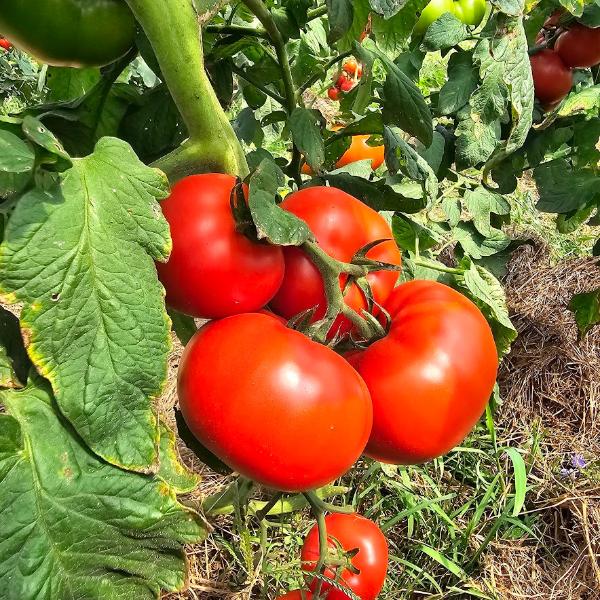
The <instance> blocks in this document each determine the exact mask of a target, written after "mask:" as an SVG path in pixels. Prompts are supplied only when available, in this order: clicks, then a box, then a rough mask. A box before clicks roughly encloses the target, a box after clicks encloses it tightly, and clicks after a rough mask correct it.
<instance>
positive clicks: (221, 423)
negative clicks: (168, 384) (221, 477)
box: [178, 313, 372, 492]
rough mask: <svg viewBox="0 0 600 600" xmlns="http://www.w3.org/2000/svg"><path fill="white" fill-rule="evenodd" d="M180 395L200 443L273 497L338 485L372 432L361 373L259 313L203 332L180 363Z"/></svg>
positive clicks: (212, 324) (224, 321) (216, 324)
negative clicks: (272, 491) (275, 492)
mask: <svg viewBox="0 0 600 600" xmlns="http://www.w3.org/2000/svg"><path fill="white" fill-rule="evenodd" d="M178 392H179V403H180V406H181V412H182V414H183V417H184V418H185V421H186V423H187V424H188V427H189V428H190V431H191V432H192V433H193V434H194V435H195V436H196V437H197V438H198V440H199V441H200V443H201V444H203V445H204V446H206V448H208V449H209V450H210V451H211V452H212V453H213V454H215V455H216V456H218V457H219V458H220V459H221V460H222V461H223V462H224V463H225V464H227V465H228V466H229V467H231V468H232V469H233V470H234V471H237V472H238V473H241V474H242V475H244V476H245V477H248V478H250V479H252V480H254V481H257V482H259V483H261V484H263V485H266V486H268V487H272V488H275V489H277V490H282V491H287V492H301V491H306V490H310V489H313V488H317V487H320V486H322V485H325V484H327V483H330V482H332V481H333V480H335V479H337V478H338V477H340V476H341V475H343V474H344V473H345V472H346V471H347V470H348V469H349V468H350V467H351V466H352V464H353V463H354V462H355V461H356V459H357V458H358V457H359V456H360V455H361V453H362V451H363V449H364V447H365V445H366V443H367V440H368V438H369V433H370V431H371V423H372V406H371V400H370V398H369V392H368V390H367V387H366V386H365V384H364V382H363V380H362V379H361V378H360V376H359V375H358V373H356V371H355V370H354V369H353V368H352V367H351V366H350V365H349V364H348V363H347V362H346V361H345V360H344V359H343V358H342V357H341V356H339V355H338V354H336V353H335V352H334V351H333V350H331V349H330V348H328V347H326V346H323V345H321V344H317V343H316V342H313V341H312V340H310V339H309V338H307V337H306V336H304V335H303V334H301V333H300V332H298V331H294V330H293V329H288V328H286V327H285V326H284V325H282V324H281V323H280V322H279V321H278V320H277V319H274V318H273V317H270V316H267V315H263V314H258V313H246V314H242V315H234V316H232V317H228V318H226V319H221V320H218V321H212V322H210V323H208V324H207V325H205V326H204V327H202V328H201V329H200V330H199V331H198V332H197V333H196V334H195V335H194V337H193V338H192V339H191V340H190V342H189V344H188V345H187V347H186V349H185V352H184V354H183V356H182V359H181V364H180V367H179V375H178Z"/></svg>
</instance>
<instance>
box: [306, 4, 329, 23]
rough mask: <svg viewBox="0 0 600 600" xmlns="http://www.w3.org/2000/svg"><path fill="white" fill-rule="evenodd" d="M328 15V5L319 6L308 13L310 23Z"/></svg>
mask: <svg viewBox="0 0 600 600" xmlns="http://www.w3.org/2000/svg"><path fill="white" fill-rule="evenodd" d="M326 14H327V4H323V5H322V6H317V8H313V9H312V10H309V11H308V13H307V17H308V20H309V21H314V20H315V19H318V18H319V17H322V16H323V15H326Z"/></svg>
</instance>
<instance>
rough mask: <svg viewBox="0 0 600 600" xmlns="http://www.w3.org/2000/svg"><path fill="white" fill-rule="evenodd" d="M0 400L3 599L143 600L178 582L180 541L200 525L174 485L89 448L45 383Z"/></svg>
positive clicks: (182, 573) (182, 570)
mask: <svg viewBox="0 0 600 600" xmlns="http://www.w3.org/2000/svg"><path fill="white" fill-rule="evenodd" d="M0 400H1V401H2V402H3V403H4V404H5V406H6V408H7V410H8V412H9V414H4V415H0V480H1V481H2V486H0V499H1V500H0V505H1V506H2V509H1V515H0V516H1V518H2V522H3V523H4V530H3V542H2V547H1V548H0V579H1V580H2V581H5V582H8V581H10V591H9V596H8V597H10V598H15V599H16V598H18V599H19V600H57V599H58V598H74V597H75V594H76V597H77V598H80V599H81V600H88V599H89V600H117V599H120V598H123V599H125V598H135V599H136V600H146V599H147V600H151V599H154V598H158V596H159V593H160V589H161V588H162V589H166V590H169V591H177V590H181V589H182V588H183V587H184V585H185V583H186V567H185V558H184V554H183V548H182V545H183V544H184V543H192V542H197V541H199V540H200V539H201V538H202V537H203V535H204V534H205V528H204V524H203V522H202V520H201V518H200V517H199V515H198V514H196V513H195V512H193V511H192V510H190V509H187V508H184V507H183V506H182V505H181V504H179V503H178V502H177V500H176V497H175V492H176V489H175V488H174V487H172V486H171V485H169V484H166V483H165V482H164V480H162V479H160V478H157V477H152V476H147V475H140V474H136V473H130V472H127V471H123V470H121V469H118V468H116V467H113V466H111V465H109V464H107V463H106V462H104V461H102V460H100V459H98V458H97V457H96V456H95V455H93V454H92V453H91V452H90V451H89V450H88V449H87V447H86V446H85V445H84V444H83V443H82V441H81V440H80V439H79V438H78V437H77V435H76V434H75V432H74V431H73V430H72V428H71V427H70V426H69V425H68V423H67V422H66V421H65V420H64V419H63V418H62V417H61V416H60V415H59V414H58V410H57V407H56V405H55V404H54V402H53V401H52V397H51V395H50V391H49V390H48V389H47V386H46V385H45V384H42V383H38V384H36V385H30V386H28V387H27V388H26V389H25V390H22V391H6V392H1V393H0ZM162 458H163V459H164V460H165V462H168V461H169V458H168V457H167V456H163V457H162ZM24 560H25V561H27V563H28V566H27V568H26V569H24V568H23V564H24V563H23V561H24Z"/></svg>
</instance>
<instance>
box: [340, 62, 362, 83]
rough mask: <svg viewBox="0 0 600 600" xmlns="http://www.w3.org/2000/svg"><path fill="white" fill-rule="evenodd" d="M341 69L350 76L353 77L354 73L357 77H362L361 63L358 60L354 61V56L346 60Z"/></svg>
mask: <svg viewBox="0 0 600 600" xmlns="http://www.w3.org/2000/svg"><path fill="white" fill-rule="evenodd" d="M342 69H343V70H344V71H345V72H346V73H348V75H350V76H351V77H354V75H356V77H357V78H358V79H360V78H361V77H362V71H363V68H362V65H361V64H360V63H359V62H356V60H355V59H354V58H350V59H349V60H347V61H346V62H345V63H344V66H343V67H342Z"/></svg>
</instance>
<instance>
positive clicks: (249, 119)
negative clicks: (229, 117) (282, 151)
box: [233, 106, 264, 146]
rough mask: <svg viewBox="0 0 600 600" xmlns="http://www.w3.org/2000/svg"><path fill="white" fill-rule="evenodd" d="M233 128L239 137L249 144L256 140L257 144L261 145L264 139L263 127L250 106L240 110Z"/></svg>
mask: <svg viewBox="0 0 600 600" xmlns="http://www.w3.org/2000/svg"><path fill="white" fill-rule="evenodd" d="M233 129H234V131H235V133H236V135H237V137H238V138H239V139H240V140H242V141H244V142H245V143H246V144H248V145H250V144H252V143H253V142H254V143H255V144H256V146H260V145H261V143H262V141H263V138H264V133H263V130H262V127H261V126H260V123H259V121H258V120H257V119H256V116H255V115H254V111H253V110H252V109H251V108H250V107H249V106H246V108H243V109H242V110H241V111H240V112H239V114H238V116H237V117H236V119H235V121H234V122H233Z"/></svg>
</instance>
